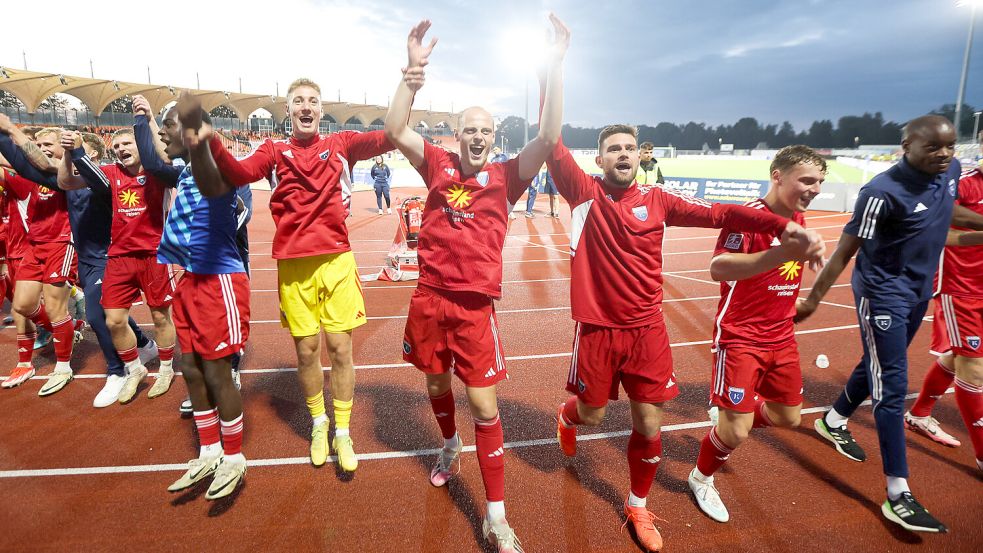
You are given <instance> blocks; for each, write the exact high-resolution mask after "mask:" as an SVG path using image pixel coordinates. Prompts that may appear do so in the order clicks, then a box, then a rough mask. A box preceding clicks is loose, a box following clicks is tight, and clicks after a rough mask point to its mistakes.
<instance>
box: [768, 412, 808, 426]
mask: <svg viewBox="0 0 983 553" xmlns="http://www.w3.org/2000/svg"><path fill="white" fill-rule="evenodd" d="M772 419H773V420H772V424H774V425H775V426H780V427H782V428H798V427H799V425H800V424H802V411H801V410H799V409H795V410H788V409H783V410H781V411H779V412H778V413H776V414H775V415H773V416H772Z"/></svg>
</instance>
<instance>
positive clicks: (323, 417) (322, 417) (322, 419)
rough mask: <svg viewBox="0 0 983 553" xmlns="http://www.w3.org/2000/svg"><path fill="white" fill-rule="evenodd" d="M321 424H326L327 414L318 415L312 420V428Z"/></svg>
mask: <svg viewBox="0 0 983 553" xmlns="http://www.w3.org/2000/svg"><path fill="white" fill-rule="evenodd" d="M322 422H323V423H327V422H328V415H327V414H324V415H318V416H317V417H315V418H314V426H317V425H319V424H321V423H322Z"/></svg>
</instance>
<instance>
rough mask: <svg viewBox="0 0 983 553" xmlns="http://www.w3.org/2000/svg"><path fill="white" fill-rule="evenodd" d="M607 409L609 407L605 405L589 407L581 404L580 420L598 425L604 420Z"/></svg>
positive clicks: (587, 423) (589, 424)
mask: <svg viewBox="0 0 983 553" xmlns="http://www.w3.org/2000/svg"><path fill="white" fill-rule="evenodd" d="M606 411H607V409H606V408H604V407H588V406H586V405H584V404H580V405H579V407H578V412H579V413H578V414H579V415H580V420H581V422H583V423H584V424H586V425H587V426H598V425H600V424H601V423H602V422H604V413H605V412H606Z"/></svg>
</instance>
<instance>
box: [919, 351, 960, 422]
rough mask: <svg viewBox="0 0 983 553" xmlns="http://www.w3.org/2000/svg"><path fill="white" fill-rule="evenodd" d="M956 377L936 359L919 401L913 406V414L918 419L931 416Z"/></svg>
mask: <svg viewBox="0 0 983 553" xmlns="http://www.w3.org/2000/svg"><path fill="white" fill-rule="evenodd" d="M955 376H956V375H955V374H953V373H952V372H951V371H950V370H949V369H947V368H945V365H943V364H942V361H941V360H940V359H936V360H935V363H932V366H931V367H930V368H929V369H928V373H927V374H925V382H923V383H922V391H920V392H918V399H916V400H915V404H914V405H912V406H911V414H912V415H914V416H916V417H927V416H929V415H931V414H932V408H933V407H935V402H936V401H938V399H939V398H940V397H942V394H944V393H945V391H946V390H947V389H948V388H949V386H950V385H951V384H952V379H953V378H955Z"/></svg>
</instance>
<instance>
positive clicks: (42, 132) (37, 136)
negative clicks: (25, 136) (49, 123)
mask: <svg viewBox="0 0 983 553" xmlns="http://www.w3.org/2000/svg"><path fill="white" fill-rule="evenodd" d="M46 134H57V135H58V136H61V128H60V127H44V128H43V129H39V130H38V131H37V132H35V133H34V140H38V139H40V138H41V137H42V136H44V135H46Z"/></svg>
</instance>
